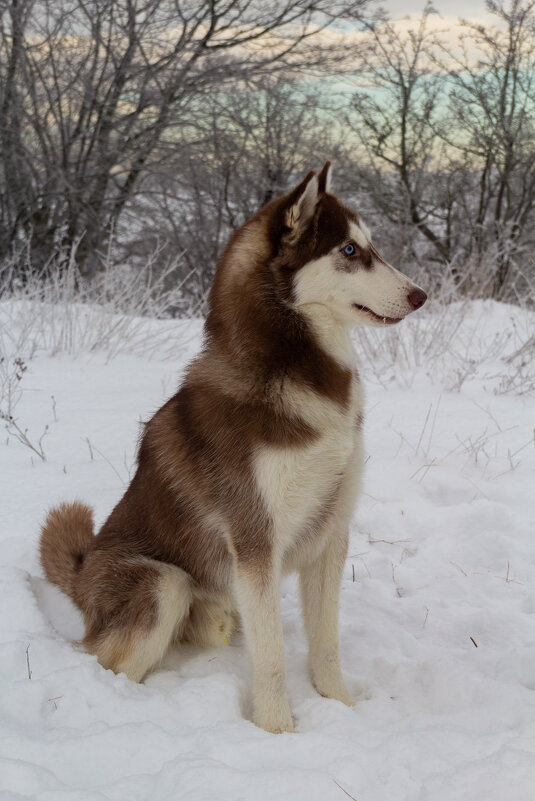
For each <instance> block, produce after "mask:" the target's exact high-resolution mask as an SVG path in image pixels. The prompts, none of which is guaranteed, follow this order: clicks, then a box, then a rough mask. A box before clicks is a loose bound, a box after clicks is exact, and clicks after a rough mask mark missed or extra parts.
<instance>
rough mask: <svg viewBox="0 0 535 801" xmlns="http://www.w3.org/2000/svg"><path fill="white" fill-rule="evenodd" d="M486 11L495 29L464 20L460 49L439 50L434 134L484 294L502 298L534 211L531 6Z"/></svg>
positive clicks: (494, 5)
mask: <svg viewBox="0 0 535 801" xmlns="http://www.w3.org/2000/svg"><path fill="white" fill-rule="evenodd" d="M487 8H488V9H489V11H490V12H491V13H492V14H494V15H495V16H496V17H497V19H498V22H499V23H500V24H499V25H498V26H491V25H482V24H478V25H475V24H473V23H470V22H464V27H465V29H464V32H463V34H462V36H461V39H460V45H461V52H460V53H457V52H453V51H452V50H451V49H448V50H446V54H447V61H446V67H447V69H448V74H449V82H450V86H451V91H450V96H449V114H448V115H447V117H446V124H444V125H443V126H442V127H441V136H442V138H443V140H444V141H445V142H446V143H447V144H448V146H449V149H450V152H451V153H452V156H453V157H452V164H455V166H456V167H457V169H458V170H459V169H462V171H463V172H464V175H465V187H464V190H463V193H462V197H463V202H462V217H463V221H464V226H465V230H467V231H469V233H470V238H469V242H467V247H466V250H467V255H468V256H472V257H473V258H474V259H475V260H476V262H477V263H478V264H480V265H482V264H483V263H484V262H486V263H487V266H486V267H485V269H486V270H487V272H488V289H487V292H488V293H489V294H491V295H492V296H494V297H503V296H504V294H505V293H506V292H507V291H508V290H507V284H508V282H510V280H512V279H513V278H514V277H513V276H511V270H512V268H513V266H514V265H515V264H518V263H519V262H520V261H522V258H523V250H525V249H526V246H527V245H528V242H527V241H526V234H527V233H528V232H529V230H530V226H533V216H534V209H535V2H533V0H528V2H526V0H511V2H509V3H508V4H507V5H506V4H505V3H504V2H502V1H501V0H499V1H498V2H495V0H487ZM474 50H475V51H476V52H477V59H474V55H473V51H474ZM532 247H533V240H532V239H531V240H530V241H529V251H530V253H531V251H532ZM489 261H491V262H494V264H495V269H494V270H489V268H488V263H489Z"/></svg>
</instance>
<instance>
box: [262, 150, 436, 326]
mask: <svg viewBox="0 0 535 801" xmlns="http://www.w3.org/2000/svg"><path fill="white" fill-rule="evenodd" d="M330 174H331V165H330V162H327V163H326V164H325V166H324V167H323V169H322V170H321V172H320V174H319V175H316V174H315V173H314V172H310V173H309V174H308V175H307V176H306V178H305V179H304V181H302V183H300V184H299V186H297V187H296V188H295V189H294V190H293V191H292V192H290V193H289V194H288V195H285V196H284V197H282V198H279V199H278V200H275V201H273V202H272V203H270V204H269V205H268V206H266V207H265V208H264V209H263V210H262V211H261V212H260V213H259V215H258V217H257V219H258V220H262V222H263V223H264V224H265V225H266V227H267V236H268V239H269V242H270V246H271V247H270V250H271V256H272V258H271V260H270V263H271V269H272V271H273V272H274V275H275V279H276V284H277V287H278V289H279V291H280V293H281V294H282V295H283V297H284V299H285V300H286V302H288V303H290V304H292V305H293V306H294V307H295V308H296V309H298V310H300V311H304V312H305V313H306V312H308V313H309V314H314V310H315V309H316V310H317V311H319V307H323V310H324V311H328V312H329V313H330V315H332V317H333V318H334V319H335V320H336V321H337V322H339V323H340V324H342V325H344V326H348V327H351V326H355V325H374V326H383V325H392V324H393V323H398V322H400V320H402V319H403V318H404V317H406V316H407V315H408V314H410V313H411V312H413V311H415V309H419V308H420V307H421V306H423V304H424V303H425V301H426V298H427V296H426V294H425V292H424V291H423V290H422V289H420V287H418V286H416V284H414V283H412V281H410V280H409V278H407V276H405V275H403V274H402V273H400V272H399V271H398V270H396V269H394V267H392V266H391V265H390V264H388V263H387V262H386V261H385V260H384V259H383V258H382V257H381V256H380V255H379V253H378V252H377V250H376V249H375V248H374V246H373V244H372V241H371V236H370V232H369V230H368V228H367V227H366V226H365V225H364V223H363V222H362V220H361V219H360V216H359V215H358V214H357V213H355V212H354V211H352V210H351V209H348V208H347V207H346V206H344V205H343V204H342V203H341V202H340V201H339V200H338V199H337V198H336V197H335V196H334V195H333V194H332V193H331V191H330Z"/></svg>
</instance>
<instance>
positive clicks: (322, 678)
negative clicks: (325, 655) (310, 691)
mask: <svg viewBox="0 0 535 801" xmlns="http://www.w3.org/2000/svg"><path fill="white" fill-rule="evenodd" d="M312 683H313V685H314V687H315V689H316V691H317V692H318V693H319V694H320V695H322V696H323V697H324V698H334V700H335V701H341V702H342V703H343V704H345V705H346V706H355V704H356V703H357V701H356V698H353V696H352V695H351V693H350V692H349V690H348V689H347V687H346V683H345V681H344V677H343V676H342V673H341V672H340V671H331V670H327V671H321V673H319V674H316V675H315V676H313V678H312Z"/></svg>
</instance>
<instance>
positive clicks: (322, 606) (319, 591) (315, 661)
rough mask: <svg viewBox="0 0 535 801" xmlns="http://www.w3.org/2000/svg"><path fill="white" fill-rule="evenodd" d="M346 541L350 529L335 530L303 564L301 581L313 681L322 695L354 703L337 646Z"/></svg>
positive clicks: (349, 704)
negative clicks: (317, 552)
mask: <svg viewBox="0 0 535 801" xmlns="http://www.w3.org/2000/svg"><path fill="white" fill-rule="evenodd" d="M347 541H348V537H347V533H340V534H339V533H335V532H332V534H331V538H330V540H329V542H328V544H327V547H326V548H325V550H324V551H323V553H321V554H320V555H319V556H318V558H317V559H316V560H315V561H314V562H312V563H310V564H308V565H306V566H304V567H302V568H301V571H300V583H301V598H302V603H303V615H304V619H305V629H306V632H307V637H308V645H309V652H308V666H309V670H310V677H311V679H312V683H313V685H314V687H315V688H316V690H317V691H318V692H319V693H320V695H324V696H325V697H326V698H336V699H337V700H338V701H342V702H343V703H344V704H347V705H348V706H352V705H353V704H354V703H355V700H354V699H353V698H352V696H351V695H350V693H349V690H348V689H347V687H346V684H345V681H344V678H343V676H342V671H341V669H340V657H339V646H338V603H339V595H340V584H341V580H342V571H343V567H344V562H345V558H346V554H347Z"/></svg>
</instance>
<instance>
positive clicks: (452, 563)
mask: <svg viewBox="0 0 535 801" xmlns="http://www.w3.org/2000/svg"><path fill="white" fill-rule="evenodd" d="M450 565H453V567H456V568H457V570H459V571H460V572H461V573H462V574H463V576H467V575H468V573H465V572H464V570H463V569H462V567H459V565H456V564H455V562H452V561H450Z"/></svg>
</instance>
